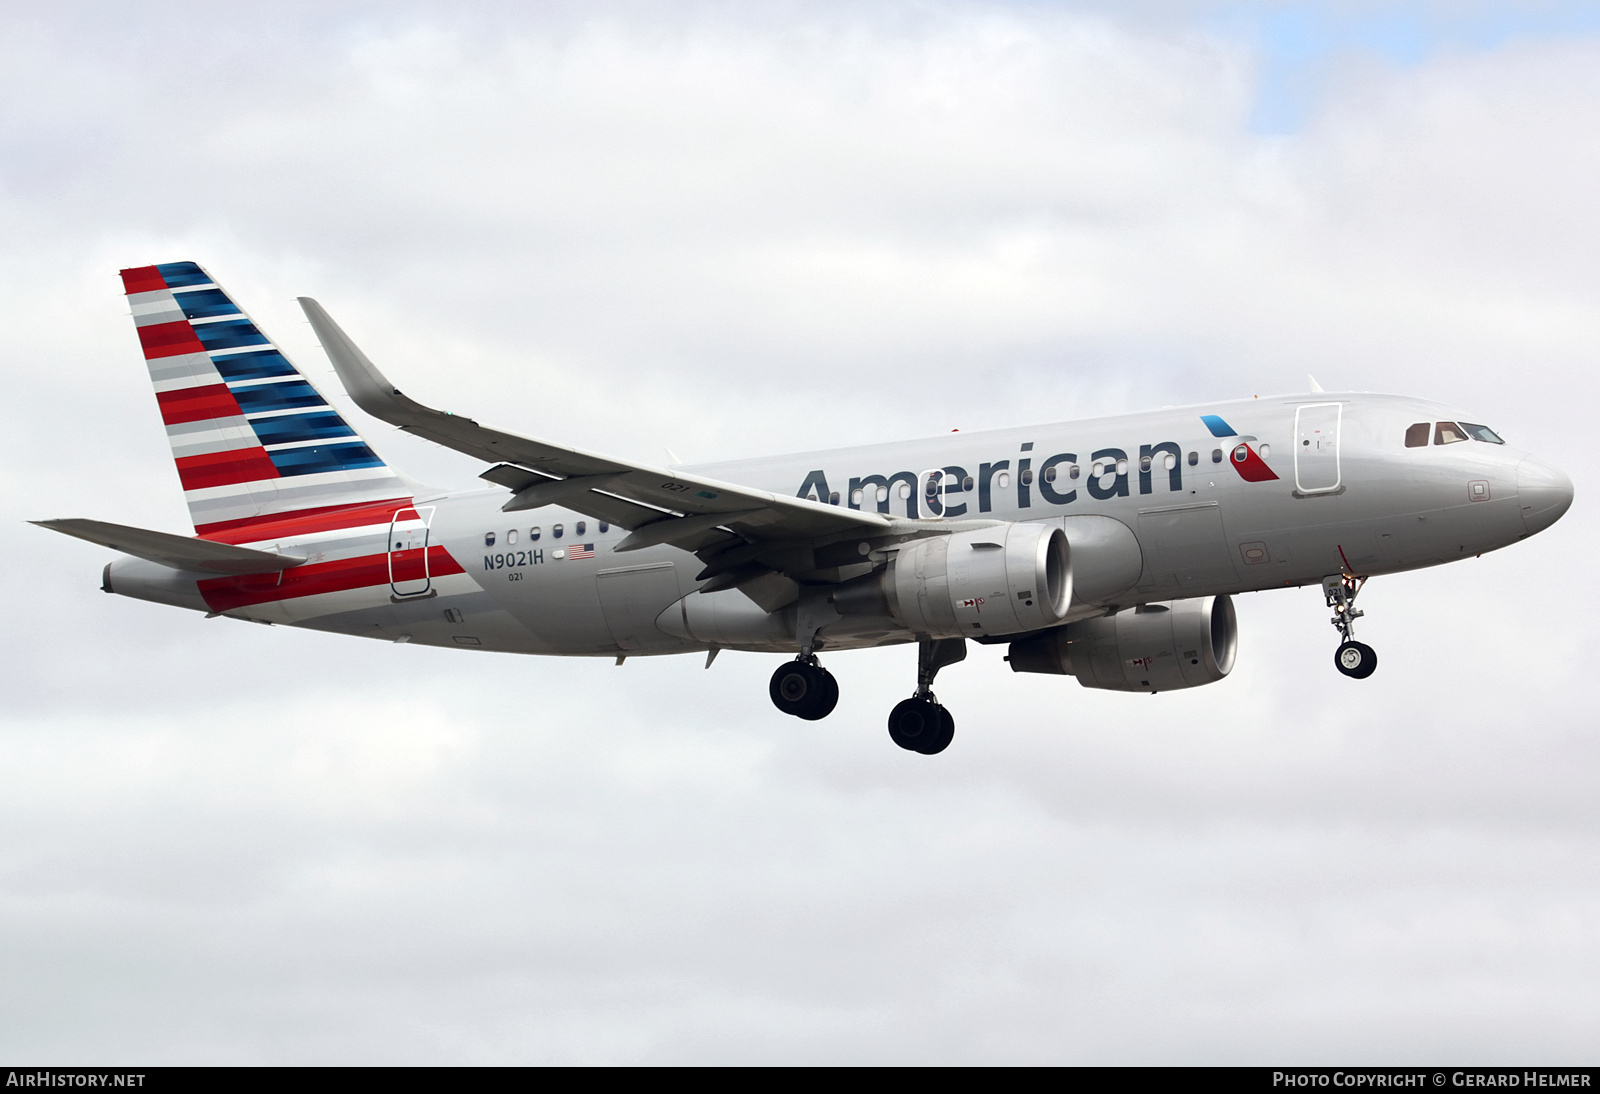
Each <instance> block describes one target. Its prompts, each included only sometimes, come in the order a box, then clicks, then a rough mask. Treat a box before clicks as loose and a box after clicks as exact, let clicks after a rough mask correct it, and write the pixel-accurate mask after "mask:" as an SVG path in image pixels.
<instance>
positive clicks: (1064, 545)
mask: <svg viewBox="0 0 1600 1094" xmlns="http://www.w3.org/2000/svg"><path fill="white" fill-rule="evenodd" d="M121 274H122V280H123V285H124V289H125V291H126V294H127V298H128V303H129V305H130V309H131V312H132V316H133V320H134V324H135V327H136V329H137V333H138V336H139V342H140V345H141V347H142V348H143V351H144V357H145V361H146V364H147V365H148V367H149V371H150V378H151V381H152V383H153V384H154V387H155V392H156V402H157V404H158V406H159V408H160V412H161V417H162V421H163V422H164V424H165V426H166V430H167V435H168V438H169V440H170V442H171V445H172V454H173V457H174V460H175V461H176V464H177V470H178V478H179V480H180V482H181V484H182V487H183V490H184V496H185V498H186V500H187V502H188V505H189V512H190V515H191V517H192V519H193V523H194V528H195V535H194V536H182V535H176V534H172V533H167V532H159V531H151V530H147V529H140V528H132V527H128V526H125V525H118V524H110V523H106V522H103V521H95V520H85V519H65V520H48V521H36V522H34V523H37V524H39V525H42V526H43V527H46V528H50V529H53V530H55V531H58V532H63V533H65V534H67V535H71V536H75V537H77V538H79V539H84V540H87V541H89V542H91V543H96V544H100V545H103V546H106V547H110V548H113V549H114V550H117V551H119V552H121V557H118V558H117V559H115V560H114V561H112V562H110V563H108V564H107V565H106V567H105V570H104V572H103V575H102V580H101V588H102V589H104V591H106V592H108V593H114V594H117V595H121V596H128V597H134V598H136V599H140V600H148V601H153V602H156V603H159V604H168V605H173V606H176V607H181V608H189V609H192V610H194V611H199V612H204V613H205V614H206V616H207V617H208V618H209V617H213V616H219V615H221V616H228V617H231V618H235V619H244V620H251V621H254V622H258V623H269V624H284V625H288V626H296V627H308V628H311V629H314V630H322V631H331V632H335V633H339V634H348V635H356V636H360V637H367V638H381V639H384V640H387V641H391V642H412V643H421V644H425V645H432V646H444V647H450V648H456V649H470V650H488V651H500V652H509V653H525V654H554V655H565V656H604V657H615V658H616V662H617V664H619V665H621V664H622V663H623V662H624V661H625V659H626V658H628V657H638V656H654V655H662V654H677V653H691V652H699V653H704V654H706V667H708V668H709V667H710V665H711V662H712V660H713V659H715V657H716V656H717V654H718V653H719V652H720V651H721V650H724V649H731V650H746V651H759V652H771V653H780V654H788V655H792V659H790V660H787V661H785V662H784V663H783V664H782V665H780V666H779V668H778V669H777V671H776V672H774V673H773V675H772V680H771V684H770V687H769V694H770V697H771V700H772V702H773V704H774V705H775V706H776V707H777V708H778V710H780V711H782V712H783V713H785V714H788V715H792V716H794V717H797V718H801V719H806V720H817V719H820V718H823V717H826V716H827V715H828V714H829V713H830V712H831V711H832V710H833V708H834V706H835V704H836V703H837V702H838V698H839V688H838V684H837V683H836V682H835V680H834V678H833V675H832V674H831V673H830V672H828V670H827V669H826V668H824V667H823V666H822V663H821V660H820V655H821V654H822V653H824V652H826V653H828V654H830V655H831V654H832V653H833V652H835V651H844V650H850V649H861V648H867V647H876V646H888V645H895V644H901V643H911V642H915V643H917V650H918V656H917V680H916V688H915V691H914V692H913V694H912V695H911V696H910V697H909V698H907V699H905V700H903V701H902V702H900V703H899V704H898V705H896V706H895V707H894V709H893V710H892V711H891V713H890V715H889V720H888V722H889V735H890V737H891V739H892V740H893V741H894V742H895V744H897V745H899V746H900V747H902V748H904V749H907V750H909V751H911V752H914V753H920V754H924V755H934V754H937V753H939V752H941V751H943V750H944V749H945V748H946V747H947V746H948V745H949V744H950V742H951V740H952V739H953V736H954V732H955V720H954V718H953V716H952V715H951V713H950V712H949V710H947V709H946V708H945V707H944V706H943V705H942V704H941V703H939V701H938V699H937V697H936V696H935V694H934V692H933V682H934V678H935V676H936V675H937V673H938V672H939V671H940V670H941V669H943V668H945V667H948V666H949V665H951V664H954V663H956V662H958V661H960V660H962V659H963V658H965V656H966V654H967V642H968V640H971V641H973V642H976V643H979V644H985V645H995V644H997V645H1005V646H1007V647H1008V649H1007V653H1006V659H1007V661H1008V662H1009V664H1010V666H1011V669H1012V670H1013V671H1015V672H1031V673H1047V674H1055V675H1064V676H1073V677H1076V678H1077V681H1078V683H1079V684H1081V685H1082V686H1084V687H1089V688H1101V689H1109V690H1113V691H1124V692H1136V693H1157V692H1161V691H1171V690H1177V689H1180V688H1189V687H1197V686H1199V685H1202V684H1209V683H1214V682H1216V681H1218V680H1221V679H1223V678H1224V677H1226V676H1227V675H1228V673H1229V672H1230V671H1231V670H1232V668H1233V665H1234V662H1235V659H1236V656H1237V650H1238V624H1237V619H1236V616H1235V612H1234V608H1233V603H1232V599H1231V597H1232V596H1233V594H1235V593H1240V592H1246V591H1259V590H1266V589H1274V588H1285V587H1297V586H1302V585H1306V584H1312V583H1316V584H1319V585H1320V586H1321V587H1322V590H1323V594H1324V597H1325V599H1326V602H1327V605H1328V607H1329V608H1331V609H1332V611H1333V617H1332V622H1333V625H1334V627H1335V628H1336V629H1337V631H1338V635H1339V640H1340V641H1339V645H1338V647H1337V649H1336V650H1335V653H1334V664H1335V666H1336V668H1337V669H1338V671H1339V672H1341V673H1343V674H1344V675H1346V676H1349V677H1353V678H1356V679H1364V678H1366V677H1368V676H1370V675H1371V674H1372V673H1373V671H1374V669H1375V668H1376V667H1377V654H1376V652H1375V651H1374V650H1373V649H1372V647H1370V646H1368V645H1366V644H1364V643H1362V642H1358V641H1356V639H1355V621H1356V620H1357V619H1359V618H1361V616H1362V615H1363V612H1361V611H1359V610H1357V609H1356V606H1355V605H1356V599H1357V596H1358V595H1359V593H1360V591H1361V589H1362V587H1363V585H1364V584H1365V583H1366V581H1367V579H1368V578H1370V577H1372V576H1375V575H1380V574H1390V573H1398V572H1401V571H1404V570H1412V569H1418V568H1421V567H1425V566H1436V565H1440V564H1442V563H1446V562H1453V561H1456V560H1458V559H1464V558H1469V557H1473V556H1476V555H1479V554H1482V553H1483V552H1486V551H1493V550H1496V549H1498V548H1501V547H1505V546H1507V545H1509V544H1512V543H1515V542H1517V541H1518V540H1521V539H1525V538H1527V537H1528V536H1531V535H1534V534H1536V533H1538V532H1540V531H1542V530H1544V529H1545V528H1548V527H1549V526H1550V525H1552V524H1554V523H1555V522H1556V521H1557V520H1558V519H1560V517H1561V516H1562V515H1563V514H1564V513H1565V512H1566V511H1567V509H1568V507H1569V506H1570V505H1571V504H1572V497H1573V490H1572V482H1571V480H1570V479H1569V478H1568V477H1567V476H1566V475H1565V474H1564V473H1563V472H1562V471H1560V470H1558V469H1557V468H1555V467H1553V466H1551V465H1550V464H1548V463H1546V462H1544V461H1542V460H1540V459H1539V458H1538V457H1537V456H1534V455H1532V454H1531V453H1529V452H1527V451H1525V450H1523V449H1520V448H1517V447H1514V446H1513V445H1511V444H1509V443H1507V442H1506V441H1505V440H1504V439H1503V438H1501V437H1500V436H1499V434H1497V433H1496V432H1495V431H1494V430H1493V429H1491V428H1490V427H1489V426H1487V425H1484V424H1480V423H1479V420H1478V419H1479V416H1478V415H1476V414H1463V413H1460V412H1458V411H1456V410H1453V409H1451V408H1449V407H1447V406H1444V405H1441V404H1439V403H1435V402H1429V401H1424V400H1419V399H1411V398H1404V397H1400V396H1394V395H1375V394H1358V393H1329V392H1325V391H1323V390H1321V388H1320V386H1318V385H1316V383H1315V381H1314V380H1313V381H1312V386H1313V388H1314V390H1313V391H1312V392H1311V393H1309V394H1304V395H1287V396H1277V397H1272V398H1265V399H1262V398H1252V399H1247V400H1240V401H1232V402H1222V403H1214V404H1207V405H1203V406H1189V407H1179V408H1169V409H1164V410H1159V411H1153V412H1150V413H1142V414H1127V415H1121V416H1117V417H1108V418H1098V419H1094V420H1089V421H1077V422H1062V423H1055V424H1045V425H1034V426H1027V427H1024V428H1014V429H1000V430H990V431H986V432H951V433H948V434H945V435H943V436H938V437H932V438H928V439H925V440H917V441H905V442H898V443H888V444H875V445H867V446H862V447H856V448H845V449H837V450H833V451H826V452H805V453H798V454H793V455H787V456H774V457H766V458H761V459H751V460H741V461H734V462H727V463H719V464H707V465H700V466H695V467H680V466H673V467H651V466H648V465H645V464H640V463H633V462H630V461H627V460H619V459H615V458H612V457H609V456H604V455H601V454H598V453H594V452H588V451H585V450H582V449H577V448H570V447H566V446H564V445H560V444H556V443H554V442H551V441H546V440H540V439H537V438H532V437H525V436H522V435H519V434H516V433H509V432H504V431H502V430H498V429H493V428H490V427H488V426H483V425H480V424H478V422H476V421H475V420H473V419H471V418H467V417H463V416H460V415H455V414H450V413H447V412H444V411H440V410H435V409H433V408H431V407H428V406H425V405H423V404H422V403H419V402H416V401H414V400H413V399H411V398H410V397H409V396H407V395H405V394H403V393H402V392H401V391H400V389H399V388H397V387H395V385H394V384H393V383H391V382H390V381H389V379H388V378H387V377H385V376H384V374H383V373H381V372H380V371H379V370H378V368H377V367H376V366H375V365H374V364H373V363H372V361H371V360H369V359H368V358H367V356H366V355H365V354H364V353H363V352H362V351H361V350H360V349H359V348H358V347H357V346H356V344H355V343H354V342H353V341H352V340H351V339H350V337H349V336H348V335H347V334H346V333H345V332H344V331H343V330H342V329H341V328H340V327H339V326H338V324H336V323H335V322H334V321H333V319H332V318H331V317H330V316H329V315H328V313H327V312H326V311H325V310H324V309H323V308H322V306H321V305H319V304H318V303H317V302H316V301H315V300H312V299H309V298H305V297H302V298H300V301H299V302H300V305H301V307H302V309H303V310H304V312H305V315H306V318H307V319H308V320H309V321H310V323H311V326H312V329H313V330H314V331H315V333H316V335H317V338H318V339H319V341H320V342H321V345H322V348H323V349H324V350H325V351H326V352H327V354H328V357H329V360H330V361H331V362H332V364H333V367H334V371H335V373H336V374H337V376H338V378H339V380H340V381H341V382H342V383H343V384H344V387H345V390H346V392H347V393H348V395H349V396H350V398H351V399H352V400H354V402H355V404H356V405H357V406H358V407H359V408H360V409H361V410H363V411H365V412H366V413H368V414H370V415H372V416H373V417H375V418H377V419H379V420H381V421H383V422H387V423H389V424H390V425H393V426H398V427H399V428H400V429H403V430H405V431H407V432H409V433H413V434H415V435H417V436H419V437H423V438H426V439H427V440H430V441H433V442H435V443H437V444H440V445H443V446H445V447H446V448H451V449H454V450H455V451H457V452H462V453H465V454H467V455H469V456H472V457H474V458H475V459H478V460H481V461H483V462H484V463H486V464H488V465H489V466H488V468H487V469H486V470H484V471H483V473H482V474H481V476H480V477H481V478H482V479H483V480H484V481H485V485H484V486H483V487H482V488H478V489H473V490H469V491H464V492H463V491H447V490H438V489H434V488H431V487H428V486H425V485H423V484H421V483H418V482H415V481H413V480H411V479H409V478H407V477H405V476H404V475H402V474H401V473H400V472H398V471H396V470H394V469H393V468H391V467H390V466H389V464H388V463H387V462H386V461H385V460H384V459H383V458H382V457H381V456H379V455H378V454H377V453H376V452H375V451H374V450H373V449H372V448H371V447H370V446H369V445H368V444H367V443H366V441H365V440H363V438H362V437H361V436H360V435H359V434H358V433H357V432H356V430H355V429H354V428H352V426H351V425H350V424H349V423H348V422H347V421H346V420H345V417H344V416H343V415H342V414H340V413H339V411H337V410H336V409H334V408H333V407H332V406H331V405H329V403H328V402H327V400H326V399H325V398H324V397H323V396H322V394H321V393H320V392H319V391H318V390H317V389H316V387H315V386H314V385H313V384H312V383H311V382H310V381H309V380H308V379H307V378H306V376H305V375H304V374H303V373H301V372H300V371H299V370H298V369H297V368H296V367H295V366H294V365H293V364H292V363H291V362H290V360H289V358H288V356H287V355H286V354H285V353H284V352H283V350H282V348H281V347H280V346H279V345H278V344H277V343H275V342H273V341H272V340H271V339H269V338H268V337H267V335H266V334H265V333H263V332H262V330H261V328H260V327H259V326H258V325H257V324H255V323H254V322H253V321H252V320H251V319H250V317H249V316H248V315H247V314H246V313H245V312H244V311H243V310H242V309H241V308H240V307H239V306H238V305H237V303H236V302H235V301H234V299H233V297H232V296H230V295H229V294H228V293H227V291H226V290H225V289H223V287H222V286H221V285H220V284H219V283H218V282H217V281H216V280H215V279H214V278H213V277H212V276H211V275H210V274H209V273H208V272H207V271H206V270H204V269H202V268H201V267H200V266H199V265H197V264H196V263H194V262H169V263H163V264H160V265H154V266H143V267H137V268H130V269H126V270H123V271H121Z"/></svg>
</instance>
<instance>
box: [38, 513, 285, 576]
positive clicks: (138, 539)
mask: <svg viewBox="0 0 1600 1094" xmlns="http://www.w3.org/2000/svg"><path fill="white" fill-rule="evenodd" d="M29 523H30V524H37V525H38V526H39V527H41V528H49V529H51V530H52V531H56V532H61V533H63V534H65V535H69V536H74V537H76V538H78V539H86V540H88V541H89V542H90V543H98V544H99V545H100V546H102V547H110V548H111V549H112V550H114V551H121V552H122V553H123V554H125V555H132V556H133V557H134V558H142V559H144V560H145V561H146V562H154V563H155V564H156V565H158V566H170V567H171V568H172V569H174V570H192V571H196V572H199V573H209V574H264V573H271V572H273V571H276V570H287V569H289V568H290V567H291V566H298V565H300V564H301V563H302V562H304V561H305V559H304V558H301V557H299V556H297V555H280V554H277V553H276V552H273V551H256V550H252V549H251V548H249V547H235V546H234V545H233V544H231V543H213V542H211V541H210V540H208V539H193V538H191V537H189V536H175V535H173V534H172V533H170V532H152V531H150V530H149V529H147V528H129V527H128V526H127V525H125V524H108V523H107V522H105V521H103V520H82V519H72V520H35V521H29Z"/></svg>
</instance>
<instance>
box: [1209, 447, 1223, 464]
mask: <svg viewBox="0 0 1600 1094" xmlns="http://www.w3.org/2000/svg"><path fill="white" fill-rule="evenodd" d="M1211 462H1212V463H1221V462H1222V449H1220V448H1213V449H1212V450H1211Z"/></svg>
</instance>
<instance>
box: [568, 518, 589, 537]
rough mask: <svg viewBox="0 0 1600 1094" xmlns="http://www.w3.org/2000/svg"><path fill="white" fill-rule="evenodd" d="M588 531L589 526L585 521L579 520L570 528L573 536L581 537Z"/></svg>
mask: <svg viewBox="0 0 1600 1094" xmlns="http://www.w3.org/2000/svg"><path fill="white" fill-rule="evenodd" d="M588 530H589V525H588V523H587V522H585V521H581V520H580V521H579V522H578V523H577V524H574V525H573V526H572V534H573V535H575V536H581V535H583V533H585V532H587V531H588Z"/></svg>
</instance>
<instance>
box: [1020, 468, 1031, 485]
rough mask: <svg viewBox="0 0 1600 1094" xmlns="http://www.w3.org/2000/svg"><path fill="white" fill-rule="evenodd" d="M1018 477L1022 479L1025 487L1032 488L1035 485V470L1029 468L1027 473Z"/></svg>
mask: <svg viewBox="0 0 1600 1094" xmlns="http://www.w3.org/2000/svg"><path fill="white" fill-rule="evenodd" d="M1018 477H1019V478H1021V479H1022V485H1023V486H1032V485H1033V468H1031V467H1030V468H1028V469H1027V470H1026V471H1024V472H1023V473H1022V474H1021V475H1020V476H1018Z"/></svg>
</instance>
